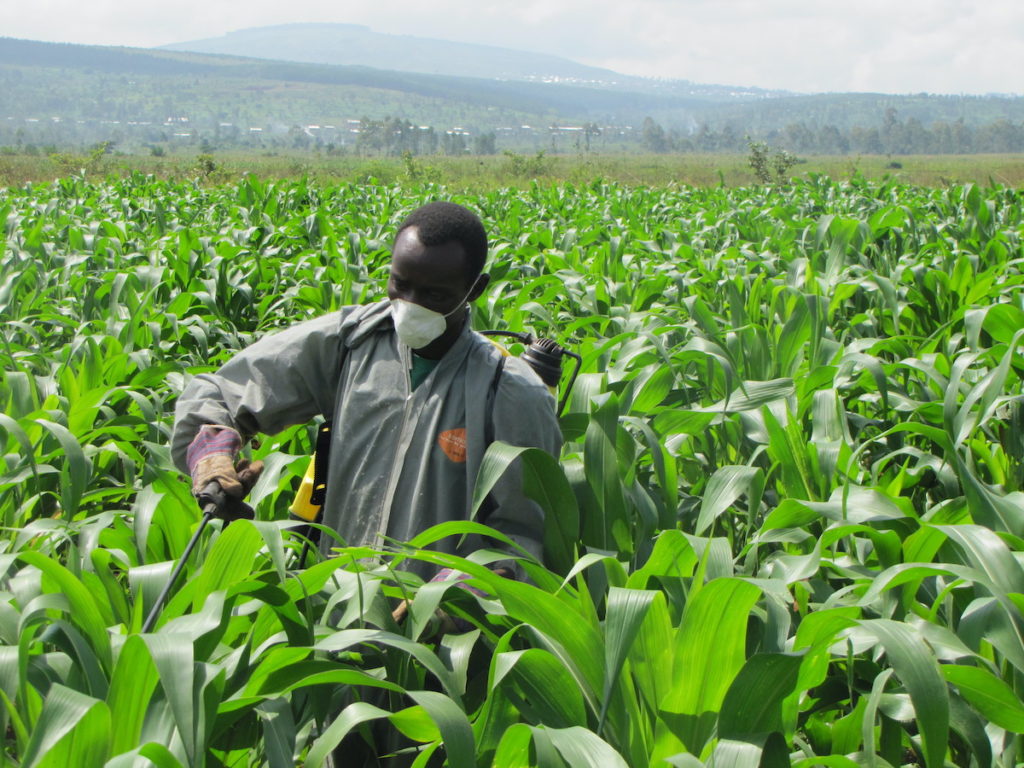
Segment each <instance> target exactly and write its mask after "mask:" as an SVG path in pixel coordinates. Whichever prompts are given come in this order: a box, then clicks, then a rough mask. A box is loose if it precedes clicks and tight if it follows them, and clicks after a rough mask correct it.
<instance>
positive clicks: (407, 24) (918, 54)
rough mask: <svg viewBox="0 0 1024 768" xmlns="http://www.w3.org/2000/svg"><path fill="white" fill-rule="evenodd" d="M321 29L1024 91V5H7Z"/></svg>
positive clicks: (736, 78)
mask: <svg viewBox="0 0 1024 768" xmlns="http://www.w3.org/2000/svg"><path fill="white" fill-rule="evenodd" d="M310 21H320V22H346V23H354V24H365V25H367V26H369V27H371V28H372V29H373V30H374V31H376V32H385V33H393V34H408V35H419V36H422V37H437V38H442V39H448V40H457V41H462V42H478V43H484V44H488V45H500V46H506V47H510V48H520V49H524V50H531V51H539V52H543V53H552V54H557V55H561V56H564V57H566V58H569V59H574V60H576V61H579V62H581V63H584V64H591V65H594V66H602V67H608V68H609V69H614V70H616V71H619V72H622V73H626V74H635V75H648V76H654V77H675V78H684V79H687V80H692V81H694V82H698V83H720V84H729V85H739V86H760V87H763V88H785V89H790V90H795V91H880V92H887V93H917V92H921V91H927V92H930V93H992V92H1001V93H1017V94H1024V2H1022V0H858V1H857V2H850V1H849V0H430V1H429V2H423V1H422V0H418V1H417V0H330V2H328V1H327V0H304V1H303V2H293V3H282V2H281V0H245V1H244V2H241V1H240V0H170V1H168V0H163V1H162V2H153V0H84V1H83V0H32V2H22V1H21V0H0V36H7V37H22V38H28V39H32V40H53V41H60V42H73V43H88V44H97V45H130V46H142V47H147V46H153V45H160V44H163V43H172V42H180V41H184V40H194V39H197V38H203V37H216V36H219V35H222V34H224V33H225V32H229V31H231V30H236V29H243V28H246V27H257V26H265V25H270V24H284V23H289V22H310Z"/></svg>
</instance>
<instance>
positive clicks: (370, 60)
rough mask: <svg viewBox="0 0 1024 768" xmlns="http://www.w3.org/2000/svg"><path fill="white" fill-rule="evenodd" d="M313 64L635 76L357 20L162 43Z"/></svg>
mask: <svg viewBox="0 0 1024 768" xmlns="http://www.w3.org/2000/svg"><path fill="white" fill-rule="evenodd" d="M161 49H163V50H171V51H192V52H197V53H219V54H225V55H228V56H245V57H250V58H257V59H277V60H281V61H297V62H303V63H307V64H338V65H343V66H364V67H374V68H376V69H388V70H396V71H399V72H418V73H421V74H427V75H452V76H455V77H465V76H467V75H469V74H472V76H473V77H478V78H487V79H495V80H532V81H537V82H563V83H576V84H586V85H616V84H618V83H620V82H622V81H624V80H631V79H632V78H626V77H624V76H623V75H619V74H617V73H615V72H612V71H611V70H608V69H599V68H597V67H588V66H585V65H583V64H578V63H576V62H574V61H570V60H569V59H564V58H561V57H558V56H549V55H546V54H541V53H528V52H525V51H518V50H513V49H510V48H498V47H495V46H487V45H474V44H471V43H454V42H449V41H446V40H435V39H431V38H425V37H414V36H411V35H390V34H383V33H380V32H374V31H373V30H371V29H370V28H369V27H364V26H360V25H357V24H282V25H278V26H270V27H256V28H252V29H241V30H237V31H235V32H229V33H228V34H226V35H223V36H221V37H211V38H207V39H204V40H190V41H187V42H182V43H173V44H171V45H164V46H161Z"/></svg>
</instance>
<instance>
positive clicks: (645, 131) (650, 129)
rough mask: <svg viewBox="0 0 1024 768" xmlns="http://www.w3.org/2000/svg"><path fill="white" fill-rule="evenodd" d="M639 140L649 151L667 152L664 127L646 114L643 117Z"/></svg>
mask: <svg viewBox="0 0 1024 768" xmlns="http://www.w3.org/2000/svg"><path fill="white" fill-rule="evenodd" d="M641 131H642V138H641V141H642V142H643V145H644V148H645V149H647V150H648V151H650V152H656V153H659V154H660V153H663V152H668V149H669V145H668V139H667V138H666V137H665V129H664V128H662V127H661V126H660V125H659V124H658V123H656V122H655V121H654V118H652V117H650V116H648V117H645V118H644V124H643V128H642V129H641Z"/></svg>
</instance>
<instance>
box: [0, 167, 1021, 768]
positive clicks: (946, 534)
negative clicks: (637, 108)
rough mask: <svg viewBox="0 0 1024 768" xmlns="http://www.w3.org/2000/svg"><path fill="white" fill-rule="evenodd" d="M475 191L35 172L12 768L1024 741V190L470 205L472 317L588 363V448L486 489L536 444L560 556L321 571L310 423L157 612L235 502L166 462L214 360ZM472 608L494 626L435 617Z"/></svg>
mask: <svg viewBox="0 0 1024 768" xmlns="http://www.w3.org/2000/svg"><path fill="white" fill-rule="evenodd" d="M541 159H542V160H544V161H547V160H548V158H546V157H545V158H538V160H541ZM743 161H744V159H743V158H738V159H737V161H736V162H737V164H739V165H742V163H743ZM409 162H411V159H410V160H407V161H406V163H409ZM399 166H400V167H401V162H400V163H399ZM420 170H421V171H422V172H424V173H425V172H426V169H420ZM216 172H217V169H214V170H213V171H212V172H211V176H212V175H213V174H215V173H216ZM746 172H747V173H749V170H748V171H746ZM448 196H453V195H452V193H450V192H449V191H448V190H446V189H445V188H443V187H439V186H437V185H434V184H429V183H427V184H420V185H412V184H410V185H408V186H399V185H397V184H389V185H380V184H373V183H360V184H354V185H340V186H339V185H325V184H317V183H312V182H310V181H308V180H303V181H298V182H291V181H289V182H265V181H261V180H259V179H257V178H255V177H253V178H248V179H245V180H242V181H239V182H235V183H229V184H220V185H214V186H209V187H205V186H202V185H199V184H197V183H195V182H169V181H161V180H155V179H153V178H149V177H145V176H142V175H133V176H130V177H128V178H126V179H112V180H95V181H94V180H89V179H87V178H81V177H73V178H64V179H61V180H59V181H56V182H54V183H51V184H45V185H26V186H24V187H20V188H9V189H6V190H0V226H2V227H3V231H4V236H5V242H6V247H5V250H4V252H3V255H2V260H0V317H2V319H3V325H2V327H0V334H2V347H0V350H2V351H0V354H2V355H3V357H4V366H3V378H2V380H0V400H2V401H3V403H4V410H3V415H2V416H0V435H2V440H3V443H2V445H3V448H4V463H3V465H2V467H0V471H2V475H0V516H2V520H3V526H2V533H0V731H3V732H4V733H5V734H6V735H5V744H4V752H3V756H4V760H6V762H7V763H8V764H16V765H18V766H23V767H25V768H28V767H29V766H67V765H75V766H83V768H90V767H91V766H108V767H109V768H121V767H122V766H135V765H139V766H142V765H159V766H190V767H191V766H204V765H205V766H250V765H258V766H273V767H274V768H277V767H278V766H280V767H282V768H284V767H285V766H293V765H296V764H304V765H309V766H316V765H321V764H322V761H323V760H324V758H325V757H326V756H327V755H328V754H329V753H330V751H331V750H332V749H333V748H334V747H335V746H336V745H338V744H342V743H343V745H344V747H343V748H344V749H345V751H346V752H345V754H346V756H347V758H348V759H349V760H350V761H351V762H355V761H356V760H357V758H356V757H355V756H356V755H357V754H359V753H360V751H361V750H367V751H369V752H371V753H377V754H385V753H388V752H389V751H391V750H393V749H399V750H411V752H410V759H411V757H412V755H413V754H418V756H417V757H416V759H415V763H414V764H415V765H416V766H427V765H434V764H438V763H440V762H441V761H442V760H443V761H444V762H445V764H447V765H449V766H452V767H453V768H462V767H467V768H468V767H469V766H491V765H493V766H508V767H509V768H513V767H518V766H545V767H546V766H555V767H558V766H573V768H576V767H577V766H595V767H597V766H599V767H600V768H607V767H608V766H665V765H676V766H694V767H697V766H701V765H712V764H713V765H716V766H721V765H725V764H730V765H732V764H736V765H751V766H753V765H765V766H775V765H796V766H807V768H810V766H817V765H829V766H859V765H874V766H882V767H884V766H899V765H921V766H927V767H928V768H942V767H943V766H945V765H956V766H963V768H970V767H971V766H1013V765H1016V764H1018V763H1019V762H1020V761H1021V759H1022V758H1024V741H1022V738H1024V737H1022V736H1021V735H1020V734H1021V733H1024V704H1022V703H1021V698H1022V697H1021V691H1022V687H1024V639H1022V638H1024V600H1022V595H1024V569H1022V565H1021V562H1022V554H1024V516H1022V515H1021V510H1022V508H1024V507H1022V505H1024V441H1022V440H1021V430H1022V426H1024V410H1022V408H1021V403H1022V401H1024V400H1022V398H1024V360H1022V358H1021V355H1020V350H1021V340H1022V336H1024V330H1022V329H1024V273H1022V270H1021V260H1020V254H1021V248H1022V242H1024V241H1022V237H1024V199H1022V196H1021V194H1020V192H1019V191H1017V190H1015V189H1012V188H1009V187H1005V186H998V185H996V186H989V187H981V186H977V185H974V184H964V185H959V184H957V185H950V186H947V187H944V188H935V189H930V188H923V187H916V186H910V185H907V184H903V183H901V182H899V181H896V180H893V179H889V180H885V181H881V182H872V181H868V180H866V179H864V178H862V177H860V176H857V177H856V178H854V179H852V180H851V181H848V182H839V181H832V180H829V179H827V178H825V177H820V176H819V177H813V178H810V179H807V180H798V181H796V182H794V183H792V184H790V185H789V186H787V187H786V189H785V190H782V189H779V188H773V187H749V188H743V189H729V188H724V187H708V188H700V187H690V186H679V187H673V188H650V187H627V186H624V185H619V184H614V183H609V182H595V183H588V184H579V185H568V184H566V185H550V186H546V185H541V184H530V185H529V186H527V187H526V188H525V189H521V190H516V189H502V190H498V191H490V192H480V193H474V194H471V195H465V194H455V195H454V197H455V198H456V199H457V200H459V201H460V202H464V203H467V204H469V205H471V206H473V207H474V208H476V209H477V210H479V211H480V212H481V214H482V215H483V217H484V219H485V220H486V222H487V224H488V229H489V231H491V232H492V233H493V253H494V263H493V265H492V267H491V274H492V280H493V288H492V290H490V291H489V293H488V297H487V298H486V299H485V300H482V301H481V302H479V305H478V306H477V307H476V309H475V324H476V325H477V327H491V328H512V329H516V330H529V331H532V332H534V333H538V334H540V335H545V336H551V337H554V338H556V339H559V340H560V341H563V342H564V343H567V344H569V345H571V346H572V347H573V348H575V349H577V350H578V351H579V352H580V354H581V355H582V356H583V361H584V362H583V373H582V375H581V377H580V379H579V381H578V383H577V385H576V387H575V390H574V392H573V396H572V398H571V402H570V406H569V409H568V413H567V414H566V415H565V416H564V417H563V419H562V427H563V431H564V434H565V437H566V444H565V447H564V451H563V454H562V456H561V460H560V462H555V461H553V460H552V459H551V458H550V457H547V456H546V455H544V454H539V453H535V452H526V453H525V454H522V455H519V451H517V450H516V449H514V448H513V447H511V446H507V445H502V444H497V445H495V446H493V447H492V448H491V450H490V451H489V454H488V457H487V459H486V460H485V466H484V468H483V470H482V472H481V476H480V478H479V479H478V484H477V497H478V498H481V499H482V498H483V497H484V496H485V495H486V492H487V490H488V487H489V484H490V483H492V482H493V481H494V480H495V478H496V477H497V476H499V475H500V473H501V472H502V471H503V470H504V469H505V468H506V467H507V466H508V464H509V463H510V462H511V461H512V460H513V459H514V458H516V457H517V455H519V458H520V459H521V460H522V461H523V462H524V465H525V467H526V471H525V472H524V477H525V478H526V483H527V489H528V491H529V492H530V493H531V494H534V495H535V496H536V497H537V498H538V501H539V502H540V503H541V504H542V505H544V506H545V508H546V509H547V511H548V518H547V529H546V531H545V547H546V557H547V561H546V565H545V566H542V565H540V564H538V563H526V564H525V567H526V569H527V571H528V573H529V574H530V577H531V583H516V582H511V581H506V580H503V579H501V578H498V577H496V576H494V575H493V574H492V573H491V572H490V571H488V570H487V569H486V568H485V567H483V565H484V561H485V560H486V557H481V558H478V559H477V560H474V561H473V562H469V561H462V560H459V559H458V558H452V557H448V556H441V555H437V554H433V553H431V552H430V551H429V550H427V549H422V548H421V547H423V546H427V545H429V544H430V542H432V541H435V540H437V539H439V538H441V537H445V536H458V535H462V534H463V533H465V532H467V531H470V530H475V524H474V523H465V524H447V525H442V526H439V527H437V528H434V529H431V530H429V531H425V532H424V533H423V534H421V535H420V536H419V537H417V539H416V540H414V541H413V542H409V543H408V544H403V543H399V542H395V543H393V544H392V546H390V547H389V548H387V549H386V550H384V551H382V552H380V553H372V552H369V551H366V550H358V551H355V550H349V549H345V548H341V550H340V553H339V554H340V556H339V557H337V558H333V559H330V560H325V561H322V562H317V563H315V564H313V565H311V566H310V567H308V568H306V569H304V570H300V569H299V568H298V567H297V566H298V564H297V555H298V552H299V550H300V549H301V538H299V536H298V535H297V533H296V532H295V530H294V529H293V525H292V524H291V523H289V522H288V520H287V512H286V509H287V505H288V502H289V500H290V493H291V489H293V488H294V487H295V485H296V484H297V482H298V479H299V477H300V476H301V473H302V471H303V469H304V466H305V464H306V462H307V461H308V455H309V451H310V447H311V440H312V437H313V426H312V425H310V426H308V427H300V428H295V429H292V430H288V431H287V432H285V433H283V434H281V435H277V436H274V437H270V438H267V439H265V440H263V441H262V442H260V443H259V444H258V445H255V446H253V447H252V455H253V456H254V457H256V458H261V459H263V460H264V461H265V462H266V463H267V470H266V472H265V473H264V475H263V477H262V478H261V480H260V482H259V484H258V485H257V486H256V488H255V489H254V492H253V494H252V501H253V504H254V505H255V507H256V510H257V519H256V520H255V521H253V522H249V521H239V522H235V523H233V524H232V525H231V526H230V527H228V528H226V529H221V528H220V527H219V526H218V525H215V526H214V530H211V531H209V532H208V533H207V534H204V538H203V540H202V542H201V544H200V547H199V551H198V553H197V556H195V557H194V558H193V559H192V560H191V561H190V563H189V564H188V566H187V569H186V578H185V579H183V581H182V583H181V586H180V588H179V589H178V590H177V591H176V593H175V594H174V596H173V597H172V598H171V600H170V601H169V603H168V604H167V605H166V607H165V608H164V610H163V611H162V612H161V614H160V617H159V620H158V622H157V625H156V628H155V630H154V631H153V632H151V633H147V634H142V633H140V632H139V630H140V627H141V625H142V621H143V618H144V617H145V615H146V613H147V610H148V608H149V607H150V606H151V605H152V603H153V600H154V598H155V595H156V594H157V592H158V591H159V590H160V588H161V587H162V586H163V584H164V582H165V580H166V578H167V575H168V573H169V571H170V569H171V567H172V565H173V559H174V558H175V557H176V556H177V555H178V554H179V553H180V552H181V551H182V548H183V546H184V543H185V542H186V540H187V539H188V538H189V535H190V533H191V530H192V528H193V527H194V526H195V525H196V524H197V521H198V518H199V512H198V510H197V509H196V506H195V503H194V501H193V500H192V499H191V497H190V496H189V493H188V487H187V483H186V482H185V481H184V480H183V479H182V478H180V477H179V476H178V475H177V473H176V472H175V471H174V469H173V468H172V467H171V465H170V462H169V458H168V453H167V448H166V442H167V436H168V429H169V423H170V419H171V414H172V410H173V406H174V400H175V397H176V396H177V395H178V393H179V392H180V391H181V389H182V387H183V384H184V382H185V378H186V376H188V375H191V374H195V373H199V372H201V371H206V370H209V369H210V368H211V366H215V365H217V364H218V362H220V361H223V360H224V359H225V358H226V357H227V356H228V355H230V354H231V352H232V351H233V350H235V349H238V348H240V347H242V346H244V345H246V344H248V343H249V342H251V341H252V340H253V339H254V338H256V337H257V336H259V335H261V334H263V333H266V332H268V331H271V330H272V329H274V328H276V327H279V326H282V325H285V324H289V323H291V322H294V321H295V320H297V319H300V318H303V317H306V316H311V315H315V314H319V313H323V312H326V311H329V310H331V309H333V308H335V307H337V306H339V305H341V304H344V303H351V302H364V301H370V300H373V299H375V298H376V297H379V296H381V295H382V292H383V283H384V278H385V273H386V269H385V265H386V262H387V238H388V237H389V235H390V233H391V232H392V231H393V227H394V224H395V222H397V221H398V220H399V219H400V218H401V217H402V215H403V214H404V213H405V212H407V211H408V210H409V209H411V208H413V207H415V206H417V205H419V204H421V203H422V202H424V201H425V200H428V199H433V198H437V197H448ZM373 555H376V556H377V558H378V559H377V560H372V559H369V558H370V557H371V556H373ZM407 558H414V559H418V560H421V561H424V562H427V563H430V564H433V565H436V566H439V567H440V566H450V567H453V568H456V569H458V570H461V571H463V572H465V573H468V574H470V575H471V577H472V579H473V582H474V583H475V584H477V585H478V586H479V587H481V588H482V589H484V590H486V592H487V593H488V594H489V596H488V597H476V596H474V595H473V594H471V593H469V592H468V591H465V590H461V589H458V588H457V587H455V586H454V585H453V584H450V583H439V584H430V585H425V586H424V585H420V584H418V583H416V581H415V580H414V579H413V578H411V577H409V576H408V575H403V573H402V572H401V571H397V570H395V569H394V566H396V565H398V564H399V563H400V562H401V561H402V560H404V559H407ZM401 597H409V598H410V599H411V608H410V614H409V617H408V619H407V620H406V621H405V622H403V623H402V624H401V625H397V624H395V623H394V621H393V620H392V619H391V612H390V609H391V606H392V605H393V602H394V601H395V600H397V599H399V598H401ZM438 606H441V607H443V609H444V610H445V611H447V612H448V613H449V614H451V615H454V616H457V617H460V618H462V619H464V620H466V621H467V622H469V623H470V625H471V626H472V627H473V629H472V630H471V631H469V632H468V633H465V634H460V635H446V636H441V637H438V636H437V635H436V632H435V630H436V622H435V621H434V620H433V617H434V615H435V608H436V607H438Z"/></svg>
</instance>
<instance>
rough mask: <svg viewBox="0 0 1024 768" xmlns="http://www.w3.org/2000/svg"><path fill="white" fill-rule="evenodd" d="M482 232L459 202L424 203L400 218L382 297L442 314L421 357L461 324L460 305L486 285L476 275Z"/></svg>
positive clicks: (442, 346) (440, 346)
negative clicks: (438, 333) (442, 326)
mask: <svg viewBox="0 0 1024 768" xmlns="http://www.w3.org/2000/svg"><path fill="white" fill-rule="evenodd" d="M486 259H487V233H486V231H485V230H484V227H483V224H482V223H481V222H480V219H479V218H477V216H476V214H474V213H473V212H471V211H469V210H468V209H466V208H463V207H462V206H461V205H456V204H454V203H446V202H434V203H428V204H427V205H424V206H423V207H421V208H417V209H416V210H415V211H413V212H412V213H411V214H409V216H408V217H407V218H406V219H405V221H403V222H402V224H401V225H400V226H399V228H398V234H397V236H396V237H395V244H394V247H393V248H392V253H391V274H390V278H389V280H388V298H389V299H391V300H392V301H394V300H396V299H401V300H404V301H405V302H409V303H410V304H415V305H417V306H419V307H424V308H426V309H428V310H431V311H432V312H436V313H438V314H439V315H444V316H445V317H444V323H445V329H444V332H443V333H442V334H441V336H440V337H438V338H437V339H436V340H434V341H432V342H430V343H428V344H426V345H425V346H423V347H420V348H417V350H416V351H417V352H418V353H419V354H421V355H423V356H424V357H440V356H441V355H443V354H444V353H445V352H447V351H448V349H449V348H450V347H451V345H452V344H453V343H454V342H455V339H456V338H457V337H458V335H459V332H460V331H461V330H462V326H463V324H464V323H465V313H464V312H462V311H461V310H462V308H463V307H464V306H465V305H466V302H470V301H474V300H475V299H476V298H477V297H479V296H480V294H481V293H483V290H484V288H486V287H487V282H488V278H487V275H485V274H482V271H483V266H484V262H485V261H486Z"/></svg>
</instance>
